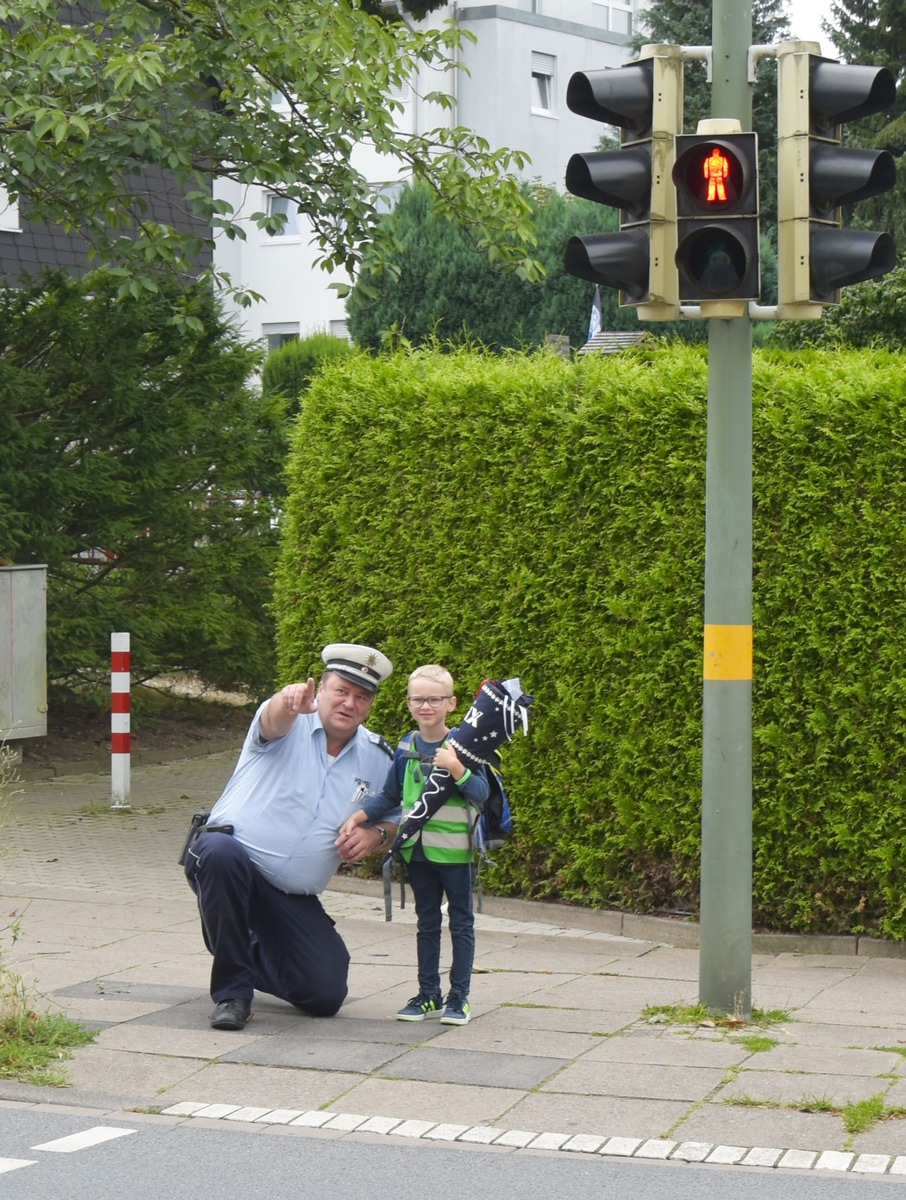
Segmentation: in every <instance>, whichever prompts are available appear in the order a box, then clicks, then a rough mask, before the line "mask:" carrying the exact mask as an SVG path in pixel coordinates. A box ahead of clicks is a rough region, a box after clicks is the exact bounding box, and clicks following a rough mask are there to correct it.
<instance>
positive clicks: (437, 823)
mask: <svg viewBox="0 0 906 1200" xmlns="http://www.w3.org/2000/svg"><path fill="white" fill-rule="evenodd" d="M407 703H408V705H409V711H410V712H411V713H412V715H413V716H414V717H415V720H416V721H417V722H418V729H416V730H413V731H412V733H411V734H410V735H409V738H408V739H407V740H408V741H409V750H408V751H407V752H406V755H405V759H404V762H405V770H404V771H403V772H402V779H400V773H399V772H398V770H397V764H396V762H394V765H393V767H391V769H390V773H389V775H388V776H387V781H386V783H385V784H384V787H383V790H382V791H381V792H380V794H379V795H377V796H373V797H371V798H370V799H369V800H367V801H366V802H365V804H364V806H363V808H361V809H359V810H358V811H357V812H355V813H353V815H352V816H351V817H350V818H349V819H348V820H347V821H346V823H345V824H344V826H343V829H344V830H346V829H347V827H349V826H350V825H360V824H362V823H364V822H365V821H370V822H372V823H375V822H377V821H380V820H382V819H383V817H384V816H385V815H386V814H387V813H388V812H391V811H392V810H393V809H394V808H397V807H398V806H399V805H400V803H401V802H402V806H403V820H405V819H406V816H407V815H408V814H409V812H411V810H412V808H413V806H414V805H415V802H416V801H417V800H418V798H419V796H420V795H421V793H422V790H423V788H424V786H425V782H426V780H427V778H428V776H429V775H430V774H431V769H432V768H433V767H443V768H444V769H445V770H447V771H449V772H450V774H451V775H452V777H453V780H454V783H455V794H454V796H453V797H452V798H451V799H450V800H448V801H447V802H446V804H444V805H443V807H442V808H440V809H439V810H438V811H437V812H436V813H435V814H434V816H433V817H431V819H430V820H429V821H426V822H425V824H424V825H423V826H422V828H421V829H420V830H419V832H418V834H417V835H416V836H415V837H414V838H413V839H411V840H410V841H409V842H408V843H406V844H405V845H404V846H402V847H401V850H400V853H401V854H402V856H403V858H404V859H405V860H406V863H407V870H408V874H409V884H410V886H411V888H412V894H413V896H414V897H415V913H416V916H417V918H418V932H417V937H416V949H417V954H418V989H419V990H418V995H417V996H413V997H412V999H411V1000H410V1001H409V1002H408V1003H407V1004H406V1005H405V1007H404V1008H401V1009H400V1011H399V1012H398V1013H397V1014H396V1016H397V1020H398V1021H424V1020H425V1019H426V1018H428V1017H440V1020H441V1024H443V1025H465V1024H467V1023H468V1021H469V1011H470V1010H469V987H470V984H471V981H472V961H473V959H474V957H475V917H474V915H473V912H472V886H473V882H474V879H473V868H474V862H475V853H474V850H473V847H472V841H471V838H470V836H469V834H470V828H471V821H472V820H473V819H474V815H475V814H474V813H473V812H472V811H470V807H471V808H472V809H477V810H479V811H480V810H481V808H482V807H483V805H484V802H485V800H487V798H488V781H487V777H486V775H485V772H484V769H483V768H479V769H478V770H475V771H470V770H469V769H468V768H467V767H464V766H463V764H462V763H461V762H460V761H459V758H458V757H457V755H456V753H455V751H454V750H452V749H451V748H450V747H449V746H446V745H445V744H444V743H445V741H446V738H447V735H448V734H449V732H450V730H449V729H448V728H447V717H448V716H449V715H450V713H452V712H453V710H454V709H455V708H456V696H455V695H454V694H453V677H452V675H451V674H450V672H449V671H447V670H446V669H445V668H444V667H440V666H438V665H437V664H436V663H429V664H427V665H426V666H423V667H417V668H416V669H415V670H414V671H413V672H412V674H411V675H410V676H409V694H408V696H407ZM342 832H343V831H341V833H342ZM445 896H446V898H447V909H448V916H449V924H450V938H451V941H452V943H453V961H452V963H451V965H450V991H449V993H448V995H447V999H446V1005H444V1001H443V999H442V997H441V988H440V939H441V930H442V926H443V913H442V911H441V905H442V904H443V900H444V897H445Z"/></svg>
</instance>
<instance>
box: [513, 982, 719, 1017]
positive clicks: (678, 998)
mask: <svg viewBox="0 0 906 1200" xmlns="http://www.w3.org/2000/svg"><path fill="white" fill-rule="evenodd" d="M531 999H532V1002H533V1003H535V1004H549V1005H551V1006H552V1007H561V1008H597V1009H599V1010H600V1011H602V1012H607V1011H609V1010H610V1009H618V1010H620V1011H625V1010H626V1009H635V1012H636V1014H637V1015H638V1014H639V1013H640V1012H641V1011H642V1009H643V1008H646V1007H648V1006H649V1005H653V1004H694V1003H697V1000H698V987H697V986H696V985H695V984H693V983H692V982H691V981H684V980H679V979H676V980H674V979H626V978H624V977H622V976H613V975H610V976H603V975H587V976H584V977H581V978H578V979H571V980H569V981H568V982H567V983H565V984H561V985H559V986H556V985H555V986H547V987H546V988H542V989H541V990H538V991H536V992H535V993H534V994H533V995H532V997H531Z"/></svg>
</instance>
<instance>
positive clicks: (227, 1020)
mask: <svg viewBox="0 0 906 1200" xmlns="http://www.w3.org/2000/svg"><path fill="white" fill-rule="evenodd" d="M251 1015H252V1002H251V1000H221V1001H220V1003H219V1004H218V1005H217V1007H216V1008H215V1009H214V1011H213V1012H212V1013H211V1028H212V1029H244V1028H245V1023H246V1021H248V1019H249V1017H251Z"/></svg>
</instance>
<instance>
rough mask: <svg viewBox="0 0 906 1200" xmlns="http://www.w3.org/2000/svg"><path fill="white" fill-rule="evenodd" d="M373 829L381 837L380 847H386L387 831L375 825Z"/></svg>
mask: <svg viewBox="0 0 906 1200" xmlns="http://www.w3.org/2000/svg"><path fill="white" fill-rule="evenodd" d="M375 829H376V830H377V831H378V833H379V834H380V835H381V846H382V847H383V846H386V845H387V830H386V829H385V828H384V826H383V825H375Z"/></svg>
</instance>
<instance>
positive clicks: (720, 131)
mask: <svg viewBox="0 0 906 1200" xmlns="http://www.w3.org/2000/svg"><path fill="white" fill-rule="evenodd" d="M738 130H739V123H738V122H736V121H721V120H714V121H702V122H700V123H699V126H698V132H697V133H692V134H680V135H679V137H678V138H677V139H676V162H675V164H674V167H673V182H674V184H675V187H676V212H677V248H676V265H677V270H678V273H679V298H680V301H681V302H682V303H685V304H702V305H706V306H709V307H706V308H705V309H704V310H703V315H706V316H707V315H714V316H742V315H743V314H744V313H745V311H746V307H745V304H743V303H736V304H731V305H729V306H727V304H726V302H727V301H737V302H741V301H748V300H757V299H758V297H759V294H760V282H761V281H760V267H759V250H758V136H757V134H754V133H741V132H738ZM715 305H720V306H721V311H720V312H718V311H717V309H716V308H715V307H714V306H715Z"/></svg>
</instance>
